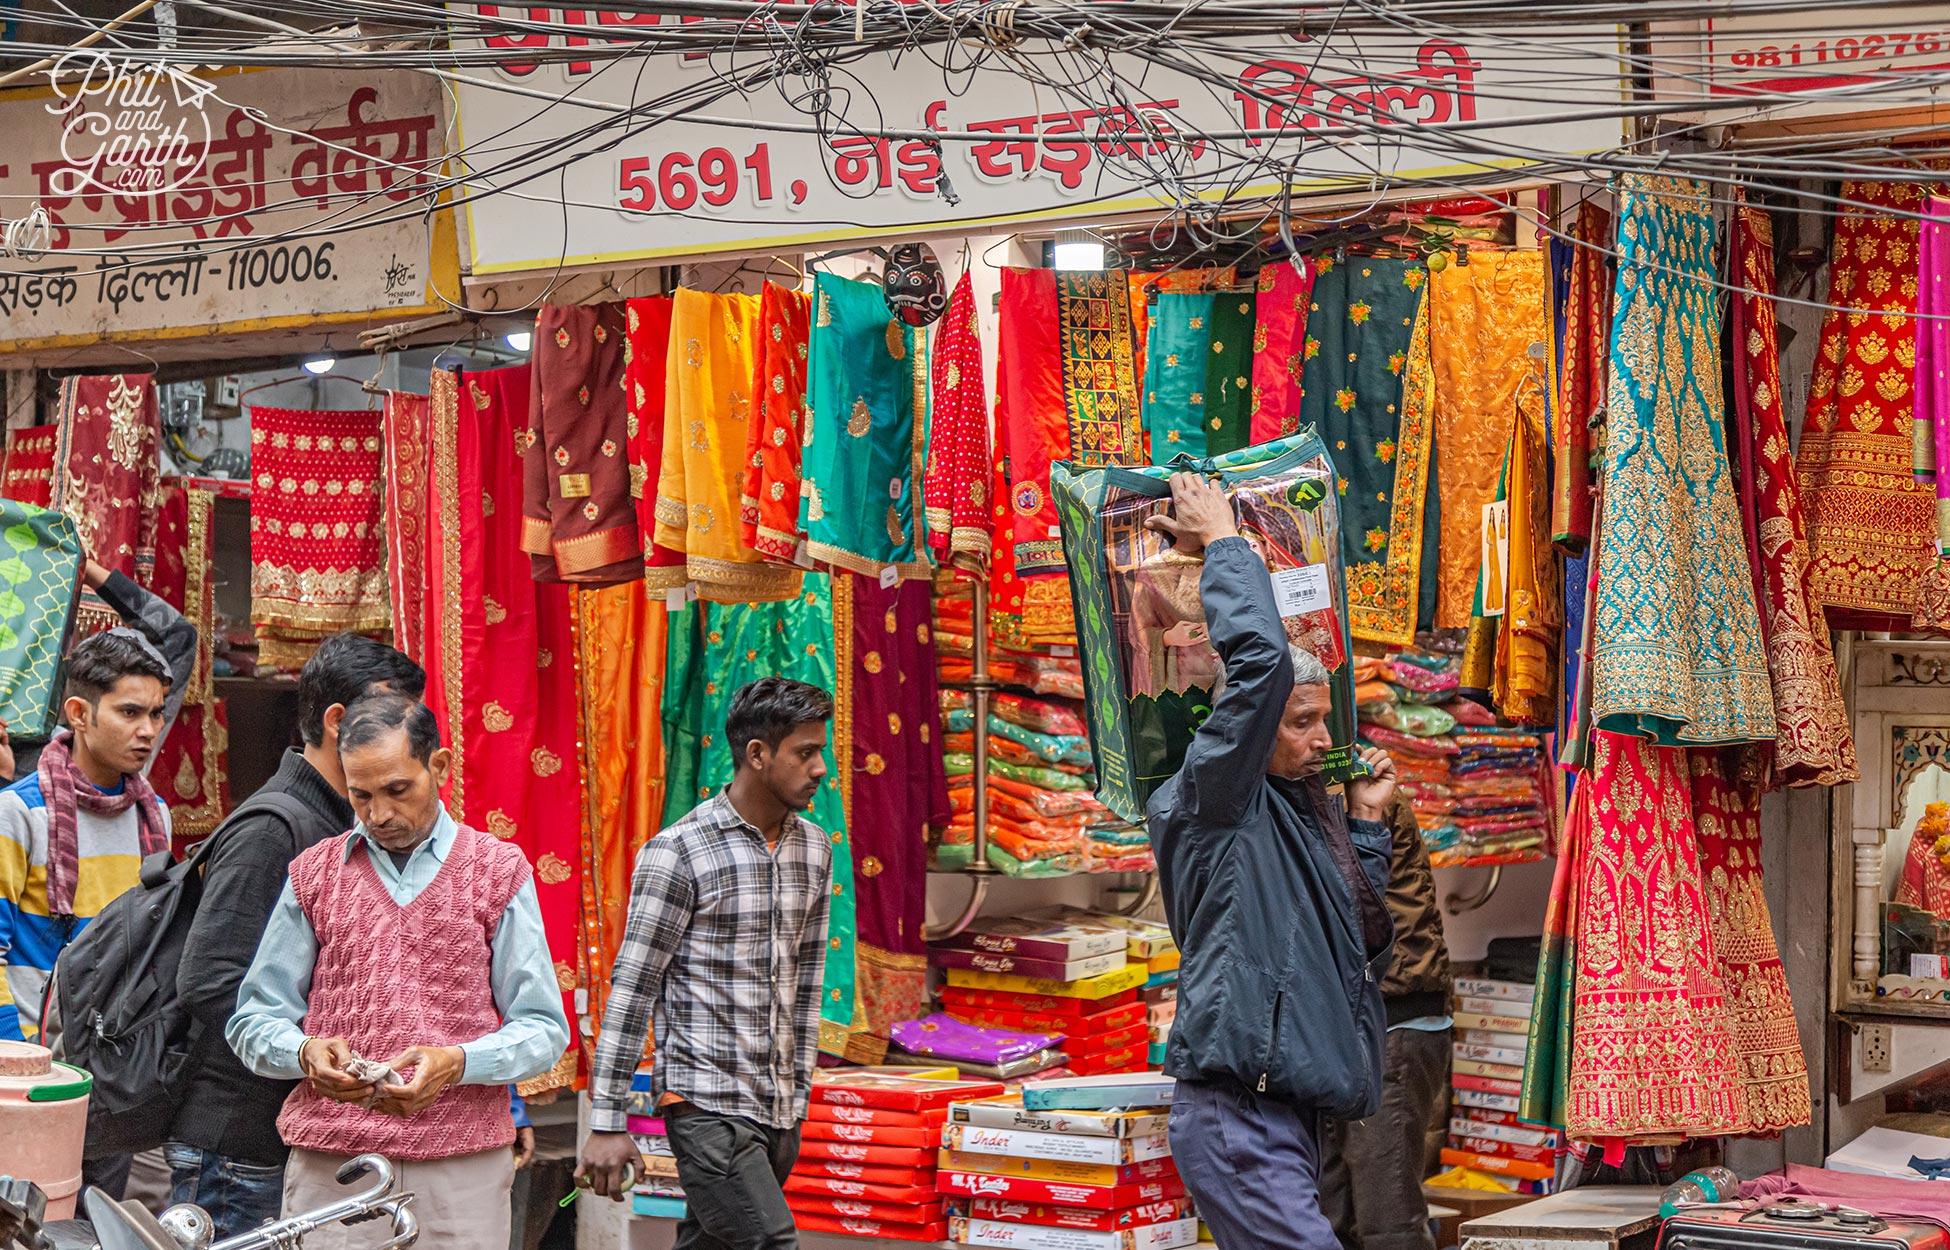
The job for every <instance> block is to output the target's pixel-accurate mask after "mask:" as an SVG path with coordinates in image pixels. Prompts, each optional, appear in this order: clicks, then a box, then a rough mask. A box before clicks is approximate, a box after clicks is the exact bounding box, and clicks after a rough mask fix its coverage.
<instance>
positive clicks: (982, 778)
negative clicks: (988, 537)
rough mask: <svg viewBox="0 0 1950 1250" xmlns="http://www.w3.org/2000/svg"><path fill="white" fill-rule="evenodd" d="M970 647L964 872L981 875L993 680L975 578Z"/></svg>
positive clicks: (987, 868) (987, 867) (985, 860)
mask: <svg viewBox="0 0 1950 1250" xmlns="http://www.w3.org/2000/svg"><path fill="white" fill-rule="evenodd" d="M974 648H975V669H974V674H973V676H972V677H971V678H970V680H969V683H968V688H969V691H970V692H971V693H972V694H973V695H974V696H975V848H974V853H973V854H972V855H971V856H970V858H969V862H968V871H970V872H971V873H975V874H977V875H984V874H987V873H992V872H994V871H995V867H994V865H992V864H990V863H989V699H990V697H991V696H992V695H993V694H994V693H995V679H994V678H992V677H990V676H989V584H988V582H986V581H984V580H981V579H979V578H978V579H976V581H975V629H974ZM979 897H980V895H979V894H978V895H977V898H978V899H979Z"/></svg>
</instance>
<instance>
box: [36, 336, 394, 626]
mask: <svg viewBox="0 0 1950 1250" xmlns="http://www.w3.org/2000/svg"><path fill="white" fill-rule="evenodd" d="M55 428H56V434H55V443H54V481H53V485H52V494H51V495H50V500H51V502H50V504H49V506H50V507H53V508H56V509H58V510H59V511H62V512H65V513H67V514H68V516H69V517H70V518H71V519H72V520H73V521H74V523H75V528H77V529H78V530H80V531H81V546H82V550H84V551H86V552H87V553H88V555H89V556H90V558H92V559H93V560H94V561H95V562H96V563H97V564H99V565H101V566H102V567H103V568H105V569H107V570H108V571H110V572H111V573H121V574H124V575H125V576H127V577H130V578H132V579H134V580H135V582H136V583H137V584H138V585H140V584H145V583H146V582H147V581H148V579H149V574H150V569H151V567H152V566H153V565H154V563H155V559H156V492H157V490H158V489H159V488H160V485H161V480H162V459H161V452H160V450H159V448H160V444H161V442H162V422H161V418H160V416H159V415H158V412H157V408H156V385H155V382H154V380H153V378H152V376H151V375H149V374H146V373H127V374H122V373H116V374H98V375H88V376H82V377H72V378H63V379H62V380H61V396H60V400H59V407H58V408H57V410H56V416H55ZM252 439H253V442H255V439H256V434H255V432H253V434H252ZM253 454H255V447H253ZM255 524H256V522H255V518H253V521H252V525H253V529H254V528H255ZM253 537H254V536H253ZM319 567H324V566H319ZM121 623H122V618H121V616H120V615H119V614H117V613H116V611H115V609H113V608H111V607H109V606H108V605H107V604H106V603H104V602H102V600H101V598H100V596H98V595H96V594H95V592H94V591H92V590H87V589H83V591H82V592H81V604H80V606H79V607H78V608H77V609H76V615H75V632H76V634H77V636H79V635H84V634H92V633H96V632H98V631H100V630H104V629H112V628H114V627H115V626H117V625H120V624H121ZM382 628H383V626H382ZM301 662H302V661H301Z"/></svg>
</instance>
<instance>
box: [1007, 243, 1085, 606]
mask: <svg viewBox="0 0 1950 1250" xmlns="http://www.w3.org/2000/svg"><path fill="white" fill-rule="evenodd" d="M1000 317H1001V322H1000V325H1001V329H1000V338H1001V343H1000V350H999V352H998V355H997V360H996V391H997V392H998V394H997V396H996V420H995V425H996V432H997V437H998V439H999V441H1000V442H1001V445H1002V447H1001V454H1002V460H1003V464H1004V466H1005V472H1006V473H1007V474H1008V493H1007V494H1006V495H1005V496H1004V498H1006V499H1007V500H1008V501H1009V529H1008V541H1009V546H1010V547H1011V549H1012V550H1013V552H1014V568H1015V572H1016V575H1017V576H1018V577H1024V578H1027V577H1034V576H1036V575H1038V574H1043V573H1060V572H1062V571H1063V570H1064V568H1065V565H1064V563H1063V543H1062V540H1061V539H1060V538H1058V536H1057V528H1056V503H1055V501H1054V500H1052V499H1051V498H1050V493H1049V467H1050V465H1051V464H1052V463H1054V462H1055V461H1058V460H1065V459H1068V458H1069V455H1070V425H1069V416H1068V410H1067V409H1066V407H1065V405H1064V398H1063V336H1062V333H1061V327H1060V325H1059V323H1058V321H1057V301H1056V271H1055V270H1053V269H1004V270H1003V271H1002V304H1001V313H1000Z"/></svg>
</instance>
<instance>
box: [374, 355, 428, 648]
mask: <svg viewBox="0 0 1950 1250" xmlns="http://www.w3.org/2000/svg"><path fill="white" fill-rule="evenodd" d="M428 405H429V401H428V399H427V397H426V396H425V395H413V394H408V393H407V392H404V391H387V392H386V418H385V420H384V421H383V422H382V423H381V428H382V430H383V432H384V434H385V437H386V444H385V452H386V459H385V473H384V475H383V476H384V477H385V480H386V591H387V596H386V597H387V601H388V602H389V603H390V605H391V606H392V610H393V645H394V646H396V647H398V648H399V649H400V650H401V651H404V652H405V653H406V654H408V655H414V656H417V655H423V654H425V652H426V629H427V540H428V534H427V490H428V489H429V483H428V481H427V470H428V468H429V467H430V465H431V463H432V458H431V454H430V451H429V445H428V442H427V437H428V434H427V431H428V425H429V422H430V421H431V420H432V415H431V410H430V408H429V406H428ZM436 628H437V626H436Z"/></svg>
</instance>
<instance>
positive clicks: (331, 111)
mask: <svg viewBox="0 0 1950 1250" xmlns="http://www.w3.org/2000/svg"><path fill="white" fill-rule="evenodd" d="M52 81H53V85H52V86H51V87H41V88H36V89H30V90H23V91H17V92H11V93H7V94H6V95H4V96H3V97H0V134H4V135H5V136H6V137H7V138H6V141H5V143H4V144H0V217H5V218H7V219H9V220H11V221H14V222H22V221H24V219H25V218H26V217H27V215H28V214H29V213H30V212H31V211H32V210H33V209H34V208H36V207H38V208H39V209H40V210H41V212H42V213H44V214H45V216H44V217H38V216H37V218H36V220H37V221H39V222H40V223H42V227H41V228H40V229H38V230H36V229H32V228H28V229H17V230H16V234H17V235H18V236H19V237H21V238H22V239H23V240H24V241H26V242H29V243H32V244H35V245H36V246H35V247H33V248H32V249H31V250H30V251H29V253H28V254H27V255H25V256H0V351H32V350H38V349H45V348H55V347H65V346H78V345H85V344H88V343H94V342H99V341H102V340H104V339H107V338H110V337H114V338H117V339H135V340H140V339H157V338H164V339H166V338H180V337H192V336H197V335H206V334H214V333H230V332H241V331H248V330H254V329H270V328H278V327H283V326H293V325H316V324H320V323H325V324H331V323H363V322H366V321H369V320H372V319H374V318H382V317H383V318H385V319H387V320H393V319H396V318H398V317H400V316H411V315H414V314H417V313H422V312H427V311H433V310H434V309H435V308H436V307H439V306H440V305H439V301H438V300H437V299H436V298H435V296H434V294H433V292H434V291H435V290H439V291H445V292H448V293H451V292H452V291H453V290H454V289H455V284H456V282H457V281H458V267H459V266H458V262H459V258H458V253H457V251H456V242H455V234H454V227H453V224H452V221H451V213H449V212H445V211H442V212H438V213H433V214H428V213H426V212H424V211H423V210H424V207H425V203H426V199H427V196H428V195H429V193H430V192H432V191H434V190H435V189H436V188H435V186H434V180H435V179H436V178H437V176H438V174H439V171H440V164H441V161H442V159H443V154H444V138H445V132H446V114H445V106H444V103H443V100H442V97H441V90H440V84H439V81H438V80H437V79H434V78H431V77H429V76H426V75H421V74H412V73H390V74H373V73H360V72H350V71H338V70H322V69H294V70H262V71H255V72H243V73H237V72H232V73H218V74H211V75H193V74H189V73H185V72H180V71H176V70H173V69H165V70H161V71H157V70H156V69H155V68H154V67H152V66H146V65H131V64H128V63H125V62H121V61H118V60H117V59H116V58H114V57H113V56H111V55H109V54H97V53H93V52H86V53H76V54H71V56H70V57H68V58H65V59H64V63H63V64H62V65H61V66H60V67H59V69H58V70H57V71H56V72H55V74H54V76H53V79H52Z"/></svg>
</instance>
